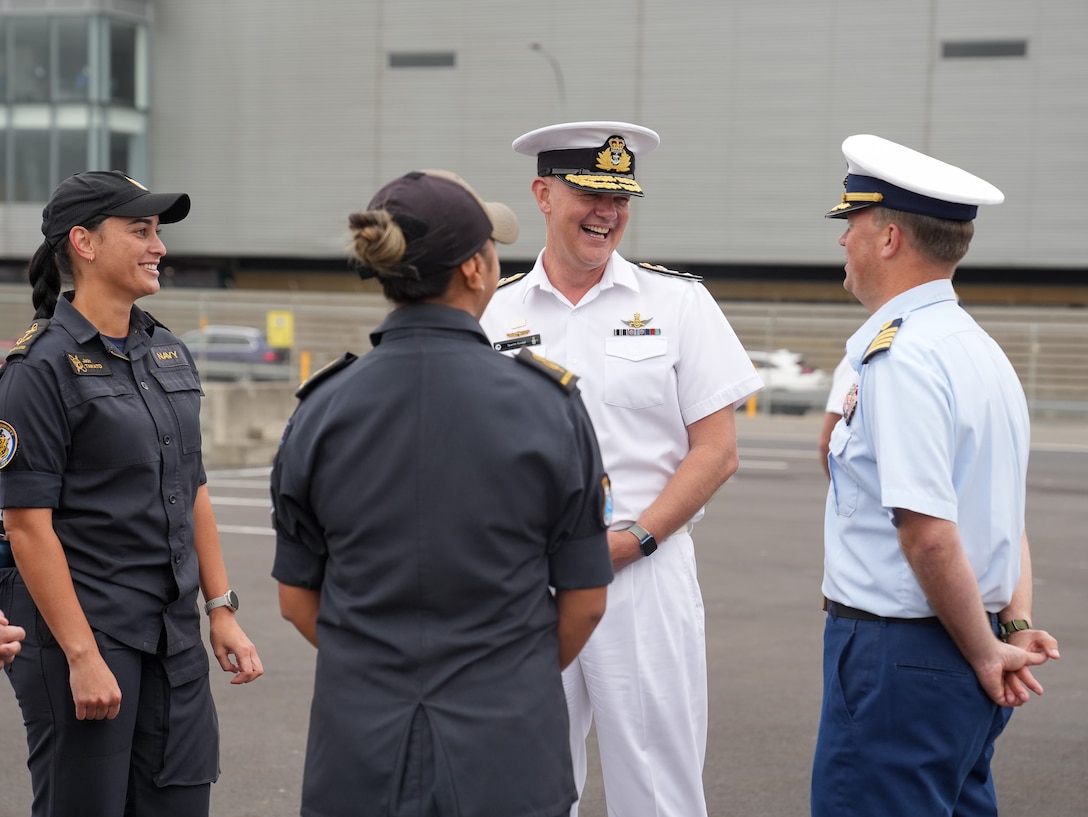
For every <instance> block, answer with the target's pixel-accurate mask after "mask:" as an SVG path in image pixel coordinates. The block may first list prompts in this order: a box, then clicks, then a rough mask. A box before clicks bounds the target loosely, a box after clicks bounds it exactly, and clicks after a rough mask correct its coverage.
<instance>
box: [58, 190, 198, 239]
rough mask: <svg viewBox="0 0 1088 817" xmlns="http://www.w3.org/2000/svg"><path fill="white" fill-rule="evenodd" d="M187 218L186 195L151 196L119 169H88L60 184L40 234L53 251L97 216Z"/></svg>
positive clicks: (170, 220) (171, 219) (187, 195)
mask: <svg viewBox="0 0 1088 817" xmlns="http://www.w3.org/2000/svg"><path fill="white" fill-rule="evenodd" d="M187 215H189V194H188V193H152V192H151V191H150V190H148V189H147V188H146V187H144V186H143V185H142V184H140V183H139V182H138V181H136V180H135V179H130V178H129V177H128V176H126V175H125V174H124V173H122V172H121V171H119V170H91V171H87V172H86V173H76V174H74V175H72V176H69V177H68V178H67V179H65V180H64V181H62V182H61V183H60V184H59V185H58V186H57V189H56V190H54V191H53V195H52V196H50V198H49V202H48V203H47V204H46V205H45V209H43V210H42V235H44V236H45V239H46V241H48V242H49V246H51V247H52V248H53V249H54V250H56V249H58V248H59V247H60V246H61V243H62V242H63V241H64V239H65V238H67V237H68V233H69V232H71V230H72V228H73V227H79V226H80V225H83V224H85V223H86V222H88V221H91V220H92V219H94V218H95V217H97V216H127V217H129V218H146V217H148V216H158V217H159V221H160V222H161V223H163V224H171V223H173V222H176V221H181V220H182V219H183V218H185V217H186V216H187Z"/></svg>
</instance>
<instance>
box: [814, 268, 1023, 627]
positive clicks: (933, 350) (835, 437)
mask: <svg viewBox="0 0 1088 817" xmlns="http://www.w3.org/2000/svg"><path fill="white" fill-rule="evenodd" d="M896 318H901V319H902V324H901V325H900V327H899V330H898V332H897V333H896V334H895V336H894V338H893V339H892V343H891V346H890V347H889V348H888V349H887V350H886V351H881V352H877V353H875V354H873V355H872V356H871V357H870V358H869V360H868V362H866V363H863V359H864V358H865V356H866V352H867V350H868V349H869V347H870V344H871V343H872V342H873V340H874V339H875V338H876V337H877V335H878V334H880V331H881V328H882V327H883V326H884V325H885V324H886V323H888V322H889V321H892V320H894V319H896ZM846 353H847V357H849V358H850V362H851V364H852V365H853V367H854V369H855V370H856V371H858V373H859V375H860V381H859V386H858V392H857V404H856V406H855V407H854V409H853V412H852V414H849V422H847V416H844V417H843V419H842V420H840V421H839V423H838V425H837V426H836V427H835V430H834V432H833V433H832V435H831V455H830V458H829V460H830V468H831V485H830V487H829V489H828V496H827V509H826V513H825V517H824V581H823V592H824V595H825V596H826V597H827V598H829V599H831V600H832V601H837V602H839V603H841V604H845V605H848V606H850V607H856V608H858V609H861V610H866V611H868V612H870V613H874V614H876V615H881V616H893V617H898V618H923V617H927V616H932V615H934V612H933V608H932V607H931V606H930V605H929V602H928V601H927V599H926V597H925V594H924V593H923V592H922V588H921V587H920V586H919V584H918V581H917V579H916V578H915V576H914V572H913V571H912V570H911V568H910V565H909V564H908V563H907V560H906V558H905V557H904V556H903V553H902V551H901V550H900V547H899V539H898V536H897V533H896V529H895V526H894V523H893V516H892V509H894V508H904V509H906V510H910V511H915V512H917V513H922V514H926V515H928V516H933V517H936V518H939V519H946V520H950V521H952V522H955V523H956V524H957V525H958V527H959V533H960V538H961V540H962V543H963V548H964V551H965V552H966V554H967V558H968V560H969V561H970V563H971V567H972V568H973V570H974V573H975V576H976V578H977V579H978V583H979V589H980V591H981V594H982V601H983V604H984V605H985V607H986V610H987V611H988V612H991V613H996V612H998V611H999V610H1001V609H1002V608H1004V607H1005V606H1007V605H1008V603H1009V601H1010V600H1011V598H1012V594H1013V591H1014V590H1015V588H1016V584H1017V582H1018V580H1019V578H1020V538H1021V534H1022V533H1023V530H1024V501H1025V500H1024V495H1025V479H1026V475H1027V466H1028V449H1029V442H1030V439H1029V438H1030V427H1029V421H1028V410H1027V403H1026V401H1025V399H1024V391H1023V388H1022V387H1021V385H1020V381H1019V379H1018V378H1017V376H1016V372H1015V371H1014V370H1013V367H1012V365H1011V364H1010V363H1009V360H1008V358H1007V357H1006V356H1005V353H1004V352H1002V350H1001V348H1000V347H999V346H998V345H997V343H995V342H994V340H993V339H992V338H991V337H990V336H989V335H987V334H986V332H984V331H983V330H982V328H981V327H980V326H979V325H978V324H977V323H975V321H974V319H973V318H972V317H971V316H970V315H969V314H967V312H966V311H965V310H964V309H962V308H960V306H959V305H958V304H957V302H956V295H955V292H954V291H953V289H952V283H951V281H947V280H941V281H931V282H929V283H926V284H923V285H921V286H918V287H915V288H914V289H911V290H908V291H907V292H904V293H902V294H901V295H899V296H897V297H895V298H893V299H892V300H891V301H889V302H888V303H886V304H885V305H884V306H882V307H881V308H880V309H879V310H877V312H876V313H874V314H873V315H872V316H871V317H870V318H869V320H868V321H866V323H865V324H864V325H863V326H862V327H861V328H860V329H859V330H858V331H857V332H856V333H855V334H854V335H853V336H852V337H851V338H850V340H849V341H848V342H847V344H846Z"/></svg>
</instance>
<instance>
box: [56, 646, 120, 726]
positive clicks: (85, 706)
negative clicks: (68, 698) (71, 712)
mask: <svg viewBox="0 0 1088 817" xmlns="http://www.w3.org/2000/svg"><path fill="white" fill-rule="evenodd" d="M68 680H69V683H70V684H71V686H72V698H73V700H74V701H75V703H76V720H79V721H101V720H111V721H112V720H113V719H114V718H116V717H117V713H118V712H120V711H121V687H119V686H118V685H117V679H116V678H115V677H114V676H113V672H111V671H110V668H109V666H108V665H107V664H106V662H105V661H104V660H103V658H102V656H101V654H99V652H98V651H97V650H94V651H92V652H89V653H88V654H87V656H86V657H84V658H80V659H78V660H76V661H74V662H73V661H72V660H71V659H69V661H68Z"/></svg>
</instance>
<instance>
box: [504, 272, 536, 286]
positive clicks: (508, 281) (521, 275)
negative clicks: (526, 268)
mask: <svg viewBox="0 0 1088 817" xmlns="http://www.w3.org/2000/svg"><path fill="white" fill-rule="evenodd" d="M528 274H529V273H527V272H518V273H515V274H514V275H508V276H506V277H505V278H500V279H499V286H500V287H504V286H506V285H507V284H512V283H514V282H515V281H520V280H521V279H522V278H524V277H525V276H526V275H528Z"/></svg>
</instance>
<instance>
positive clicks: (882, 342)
mask: <svg viewBox="0 0 1088 817" xmlns="http://www.w3.org/2000/svg"><path fill="white" fill-rule="evenodd" d="M902 323H903V319H902V318H896V319H895V320H894V321H888V322H887V323H886V324H884V325H883V326H882V327H880V332H878V333H877V336H876V337H875V338H873V342H872V343H870V344H869V348H868V349H866V350H865V354H864V355H863V356H862V358H861V362H862V365H864V364H866V363H868V362H869V358H871V357H872V356H873V355H877V354H880V353H881V352H886V351H888V350H889V349H890V348H892V341H893V340H895V333H896V332H898V331H899V326H900V325H901V324H902Z"/></svg>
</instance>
